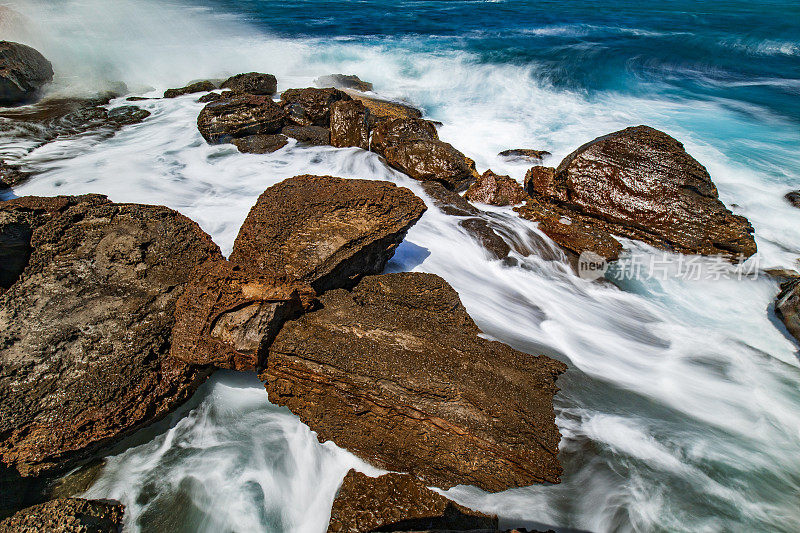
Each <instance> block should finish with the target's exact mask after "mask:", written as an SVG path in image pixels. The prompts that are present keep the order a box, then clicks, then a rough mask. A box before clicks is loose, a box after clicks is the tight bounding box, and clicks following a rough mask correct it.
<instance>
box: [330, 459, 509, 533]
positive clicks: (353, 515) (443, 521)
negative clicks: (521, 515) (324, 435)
mask: <svg viewBox="0 0 800 533" xmlns="http://www.w3.org/2000/svg"><path fill="white" fill-rule="evenodd" d="M497 523H498V520H497V516H490V515H486V514H483V513H479V512H477V511H473V510H471V509H468V508H466V507H463V506H461V505H458V504H457V503H455V502H453V501H451V500H448V499H447V498H445V497H444V496H442V495H440V494H438V493H436V492H434V491H432V490H431V489H429V488H428V487H426V486H425V485H424V484H423V483H422V482H420V481H419V480H417V479H415V478H414V477H412V476H409V475H408V474H385V475H383V476H380V477H377V478H372V477H368V476H366V475H364V474H362V473H360V472H356V471H355V470H350V471H349V472H348V473H347V475H346V476H345V478H344V481H343V482H342V486H341V487H340V488H339V492H338V494H337V495H336V499H335V500H334V502H333V509H332V510H331V520H330V524H329V525H328V533H371V532H373V531H421V530H430V529H436V530H448V531H474V530H488V531H491V532H492V533H495V532H496V531H497Z"/></svg>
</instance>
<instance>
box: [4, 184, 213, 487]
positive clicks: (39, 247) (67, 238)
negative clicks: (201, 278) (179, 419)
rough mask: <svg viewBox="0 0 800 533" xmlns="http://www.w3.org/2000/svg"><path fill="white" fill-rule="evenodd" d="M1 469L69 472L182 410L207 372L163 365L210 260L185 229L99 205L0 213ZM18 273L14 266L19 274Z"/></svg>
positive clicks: (125, 207)
mask: <svg viewBox="0 0 800 533" xmlns="http://www.w3.org/2000/svg"><path fill="white" fill-rule="evenodd" d="M0 255H3V256H5V257H12V258H13V262H12V265H11V267H9V266H7V265H8V263H6V262H4V272H3V278H4V284H6V285H9V283H10V285H9V287H8V289H7V290H6V291H5V292H4V293H3V295H2V296H0V368H1V369H2V370H0V397H2V398H3V402H2V403H0V462H1V463H2V465H3V466H5V467H7V468H8V469H9V470H15V471H17V472H18V473H19V475H21V476H23V477H31V476H36V475H39V474H45V473H47V474H49V473H52V472H56V471H59V470H62V469H66V468H69V467H71V466H73V465H75V464H77V463H79V462H81V461H82V460H84V459H86V458H88V457H91V456H92V455H94V454H95V453H97V452H98V450H99V449H100V448H102V447H104V446H106V445H109V444H111V443H113V442H115V441H117V440H119V439H121V438H122V437H124V436H126V435H129V434H131V433H133V432H134V431H136V430H137V429H139V428H141V427H143V426H145V425H147V424H150V423H152V422H154V421H156V420H158V419H160V418H161V417H163V416H164V415H166V414H167V413H168V412H170V411H171V410H172V409H173V408H175V407H177V406H178V405H180V404H181V403H182V402H184V401H185V400H187V399H188V398H189V397H190V396H191V394H192V393H193V392H194V391H195V390H196V388H197V387H198V386H199V385H200V384H201V383H202V382H203V380H204V379H205V377H206V376H207V371H205V370H203V369H200V368H197V367H194V366H191V365H187V364H185V363H183V362H182V361H179V360H177V359H175V358H173V357H170V356H169V351H170V340H171V335H172V328H173V325H174V323H175V320H174V312H175V304H176V302H177V301H178V299H179V298H180V296H181V294H182V293H183V290H184V288H185V286H186V284H187V282H188V281H189V280H190V279H191V274H192V271H193V270H194V268H195V267H196V266H198V265H200V264H202V263H203V262H205V261H206V260H208V259H211V258H221V257H222V256H221V254H220V251H219V248H218V247H217V246H216V245H215V244H214V243H213V241H212V240H211V238H210V237H209V236H208V235H206V234H205V233H204V232H203V231H202V230H201V229H200V228H199V227H198V226H197V224H196V223H194V222H192V221H191V220H189V219H187V218H186V217H184V216H183V215H180V214H179V213H176V212H175V211H172V210H171V209H167V208H165V207H160V206H148V205H137V204H115V203H112V202H110V201H109V200H108V199H106V198H105V197H103V196H98V195H87V196H80V197H57V198H36V197H25V198H19V199H15V200H10V201H7V202H3V203H0ZM23 265H24V267H23V268H22V271H21V272H20V267H21V266H23Z"/></svg>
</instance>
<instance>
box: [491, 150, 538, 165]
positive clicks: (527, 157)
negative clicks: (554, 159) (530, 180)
mask: <svg viewBox="0 0 800 533" xmlns="http://www.w3.org/2000/svg"><path fill="white" fill-rule="evenodd" d="M497 155H499V156H500V157H505V158H508V159H522V160H524V161H529V162H531V163H540V162H541V161H542V159H544V158H545V157H547V156H548V155H552V154H551V153H550V152H548V151H547V150H531V149H529V148H515V149H513V150H503V151H502V152H500V153H499V154H497Z"/></svg>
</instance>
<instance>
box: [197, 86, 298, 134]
mask: <svg viewBox="0 0 800 533" xmlns="http://www.w3.org/2000/svg"><path fill="white" fill-rule="evenodd" d="M285 123H286V113H285V112H284V110H283V109H282V108H281V107H280V106H278V105H277V104H276V103H275V102H273V101H272V99H271V98H269V97H266V96H252V95H238V96H232V97H230V98H224V99H220V100H217V101H215V102H211V103H210V104H208V105H206V106H205V107H204V108H203V110H202V111H201V112H200V115H199V116H198V117H197V129H198V130H200V134H201V135H202V136H203V138H205V140H206V141H208V142H210V143H219V142H227V141H229V140H230V139H236V138H240V137H247V136H250V135H258V134H270V133H278V132H280V131H281V128H283V126H284V124H285Z"/></svg>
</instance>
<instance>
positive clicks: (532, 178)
mask: <svg viewBox="0 0 800 533" xmlns="http://www.w3.org/2000/svg"><path fill="white" fill-rule="evenodd" d="M555 177H556V169H554V168H553V167H533V168H531V169H530V170H529V171H528V172H526V173H525V180H524V182H523V188H524V189H525V192H526V193H527V194H528V196H530V197H536V198H540V197H545V198H551V199H553V200H556V201H560V202H564V201H566V200H567V195H566V194H565V193H564V192H563V191H558V190H556V189H555V187H554V181H555Z"/></svg>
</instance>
